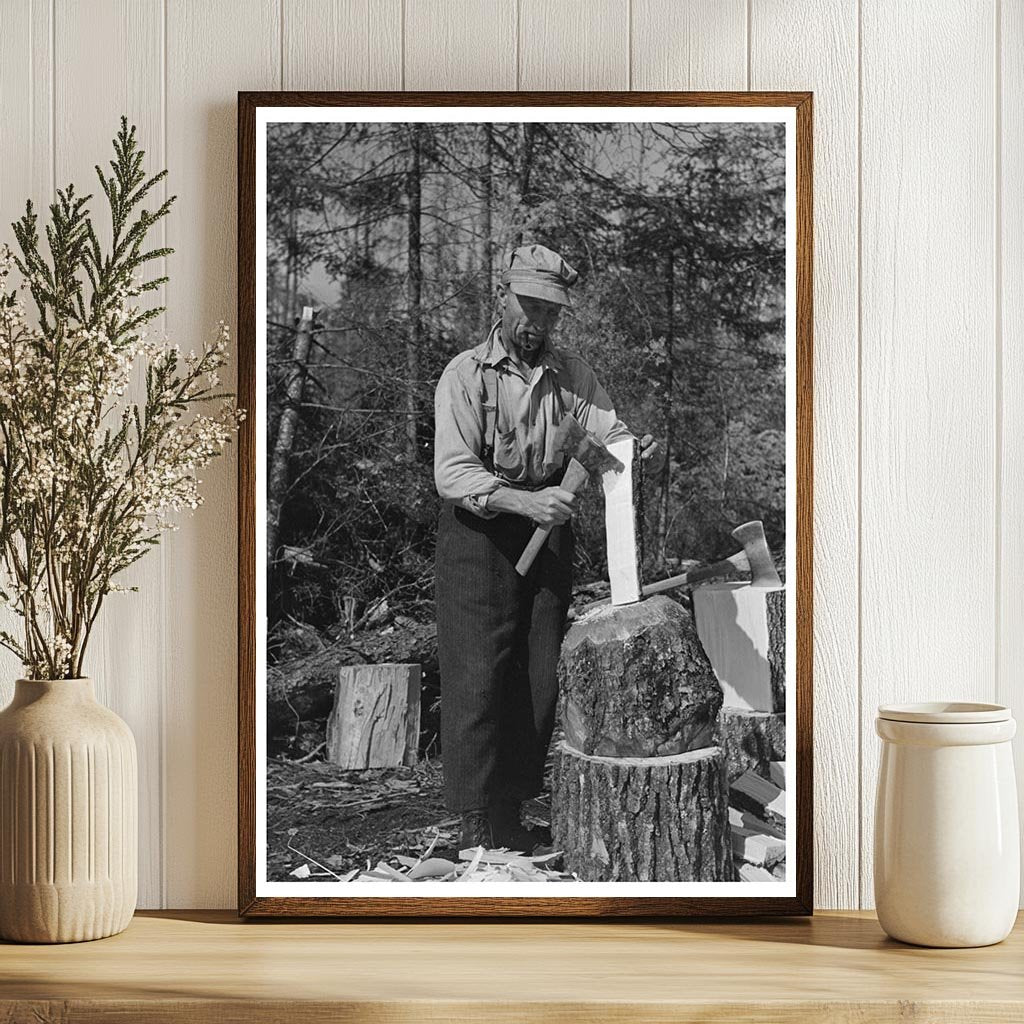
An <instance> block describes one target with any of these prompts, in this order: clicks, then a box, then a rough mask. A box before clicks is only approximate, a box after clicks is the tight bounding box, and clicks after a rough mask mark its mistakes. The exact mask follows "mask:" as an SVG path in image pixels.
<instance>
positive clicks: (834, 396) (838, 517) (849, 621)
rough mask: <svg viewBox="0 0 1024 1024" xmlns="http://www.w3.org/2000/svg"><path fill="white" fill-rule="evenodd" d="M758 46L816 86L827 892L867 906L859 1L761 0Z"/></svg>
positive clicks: (818, 884) (777, 75) (818, 738)
mask: <svg viewBox="0 0 1024 1024" xmlns="http://www.w3.org/2000/svg"><path fill="white" fill-rule="evenodd" d="M809 39H813V40H815V41H816V43H815V45H813V46H810V45H808V40H809ZM750 43H751V54H750V67H751V87H752V88H754V89H810V90H812V91H813V92H814V115H815V116H814V122H815V131H814V241H815V262H814V281H815V293H814V334H815V347H814V376H815V410H816V413H815V423H814V462H815V469H814V551H815V559H814V563H815V564H814V591H815V596H814V618H815V624H814V627H815V628H814V690H815V693H814V712H815V714H814V753H815V757H814V800H815V814H814V817H815V837H814V838H815V850H814V874H815V901H816V904H817V906H819V907H856V906H857V905H858V899H859V890H858V870H859V860H860V851H859V834H858V829H859V810H858V807H857V801H856V799H855V794H856V793H857V787H858V783H859V778H858V772H859V756H858V742H857V739H858V735H857V731H858V726H859V714H860V711H859V708H858V704H857V687H858V662H857V654H858V648H857V642H858V638H857V614H858V603H857V425H858V408H857V373H858V367H857V346H858V330H857V284H858V282H857V201H858V196H857V155H858V154H857V12H856V8H855V7H854V6H853V5H850V4H834V3H830V2H829V0H815V2H814V3H807V2H805V0H780V2H776V0H772V2H770V3H765V2H760V3H755V5H754V8H753V11H752V18H751V31H750Z"/></svg>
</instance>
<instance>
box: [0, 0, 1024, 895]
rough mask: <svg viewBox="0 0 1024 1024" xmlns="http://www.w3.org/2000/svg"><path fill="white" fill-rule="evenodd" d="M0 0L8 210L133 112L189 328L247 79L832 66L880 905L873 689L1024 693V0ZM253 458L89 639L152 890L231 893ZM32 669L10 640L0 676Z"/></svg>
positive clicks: (195, 331)
mask: <svg viewBox="0 0 1024 1024" xmlns="http://www.w3.org/2000/svg"><path fill="white" fill-rule="evenodd" d="M0 15H2V18H3V31H2V32H0V145H2V154H0V156H2V159H0V224H3V225H6V224H7V223H9V222H10V221H11V220H12V219H14V218H15V217H16V216H17V215H18V214H19V213H20V212H21V207H22V204H23V202H24V200H25V199H26V198H28V197H30V196H31V197H32V198H33V199H34V200H35V201H36V203H37V204H39V203H45V202H46V201H48V199H49V197H50V196H51V195H52V190H53V188H54V186H55V185H58V186H59V185H63V184H66V183H67V182H68V181H74V182H75V183H76V184H77V185H78V186H79V187H81V188H83V189H89V190H92V189H93V187H94V185H93V182H94V178H93V176H92V175H93V172H92V166H93V164H94V163H97V162H99V161H104V160H106V159H107V154H108V147H109V140H110V138H111V137H112V135H113V133H114V131H115V130H116V127H117V121H118V117H119V115H120V114H121V113H122V112H124V113H126V114H127V115H128V117H129V119H130V120H131V121H132V122H134V123H135V124H137V125H138V126H139V132H140V135H141V137H142V141H143V145H144V147H145V148H146V149H147V151H148V153H149V157H150V166H151V167H152V168H154V169H155V168H157V167H162V166H164V165H166V166H167V167H168V168H169V169H170V178H169V182H168V190H169V191H170V192H173V193H176V194H177V195H178V196H179V199H178V200H177V203H176V204H175V206H174V209H173V212H172V214H171V216H170V217H169V218H168V220H167V222H166V224H165V227H164V234H165V236H166V243H167V244H168V245H171V246H173V247H174V248H175V250H176V252H175V254H174V255H173V256H171V257H170V258H169V259H168V261H167V264H168V266H167V270H168V272H169V273H170V276H171V281H170V284H169V285H168V286H167V288H166V290H165V291H166V302H167V304H168V307H169V310H168V313H167V314H166V315H165V317H164V318H163V322H162V323H161V324H160V325H159V329H161V330H166V331H167V332H168V333H169V334H170V335H171V336H172V337H173V338H174V340H177V341H179V342H180V343H181V344H183V345H184V346H186V347H189V346H191V345H193V344H195V342H196V340H197V339H199V338H202V337H205V336H208V335H210V334H211V332H213V331H214V330H215V328H216V323H217V320H219V319H221V318H224V319H227V320H229V322H230V321H232V320H233V318H234V311H235V93H236V92H237V91H238V90H240V89H279V88H285V89H318V90H322V89H337V90H342V89H396V90H397V89H403V88H404V89H430V90H444V89H502V90H506V89H509V90H510V89H517V88H521V89H629V88H634V89H659V90H661V89H665V90H685V89H746V88H750V89H801V90H803V89H810V90H813V91H814V93H815V140H814V143H815V185H816V196H815V219H816V223H815V233H816V254H815V255H816V268H815V269H816V284H815V377H816V379H815V406H816V408H815V502H816V516H815V523H814V538H815V552H816V555H815V612H816V622H815V688H816V699H815V797H816V804H817V806H816V810H815V823H816V824H815V875H816V889H817V898H816V902H817V904H818V906H820V907H856V906H865V907H866V906H870V905H871V902H872V892H871V884H872V879H871V845H870V844H871V839H872V805H873V799H874V784H875V778H876V768H877V740H876V737H875V735H874V729H873V716H874V711H875V707H876V705H877V704H879V703H882V702H885V701H890V700H892V701H895V700H911V699H929V698H964V699H977V700H992V699H998V700H1001V701H1005V702H1008V703H1010V704H1011V705H1012V706H1013V705H1018V704H1020V705H1022V706H1024V679H1022V677H1021V672H1020V670H1019V668H1018V666H1020V665H1021V664H1024V596H1022V595H1024V588H1022V587H1021V585H1020V580H1021V578H1024V444H1022V437H1024V337H1022V328H1024V198H1022V196H1024V193H1022V191H1021V188H1020V182H1021V181H1024V2H1022V0H933V2H931V3H928V4H923V3H906V2H905V0H859V2H857V0H216V2H209V0H205V2H200V0H0ZM0 237H2V238H3V240H5V241H12V240H13V239H12V237H11V235H10V233H9V230H8V229H6V228H3V229H2V230H0ZM235 468H236V467H235V460H234V451H233V450H232V451H231V453H230V454H229V456H228V457H227V458H225V459H222V460H221V461H220V464H219V465H216V466H215V467H213V469H212V470H211V471H209V472H207V474H206V478H205V481H204V487H205V495H206V504H205V505H204V506H203V507H202V508H201V509H200V510H199V512H198V513H197V514H196V516H195V517H194V518H193V519H191V520H189V521H187V522H184V523H183V525H182V528H181V530H180V531H178V532H177V533H175V534H173V535H172V536H170V537H169V538H168V541H167V543H166V544H165V545H164V546H163V547H162V548H161V549H160V551H159V552H157V553H155V554H151V555H150V556H148V557H147V559H146V560H145V561H143V562H142V563H140V564H139V565H138V566H136V567H135V569H134V570H133V572H132V574H131V575H132V578H131V579H130V580H128V581H126V582H128V583H129V584H138V585H139V587H140V593H139V594H137V595H130V596H120V597H118V596H115V597H114V598H112V599H111V601H110V603H109V605H108V607H107V609H106V612H105V614H104V615H103V618H102V623H101V625H100V626H99V628H98V632H97V635H96V640H95V641H94V644H93V647H92V659H91V665H90V671H91V673H92V675H93V676H94V677H95V678H96V680H97V684H98V688H99V691H100V693H101V694H102V695H103V697H104V699H105V700H106V701H107V702H108V703H110V705H111V706H112V707H114V708H115V710H117V711H118V712H119V713H120V714H122V715H123V716H124V717H125V718H126V719H127V720H128V722H129V723H130V724H131V726H132V728H133V729H134V731H135V735H136V737H137V738H138V742H139V752H140V766H141V780H142V798H143V807H142V813H141V816H140V820H141V823H142V829H143V834H142V837H141V840H142V842H141V849H142V870H141V903H142V905H143V906H149V907H155V906H169V907H227V906H232V905H233V904H234V894H235V887H234V876H235V788H234V787H235V609H236V593H235V576H236V542H235ZM18 669H19V667H18V665H17V664H15V663H13V661H12V659H10V658H9V657H8V658H6V659H3V660H0V701H6V698H7V697H8V695H9V694H10V691H11V685H12V681H13V679H14V678H15V677H16V676H17V675H18ZM1018 710H1019V709H1018ZM1020 749H1021V745H1018V750H1020ZM1018 764H1019V765H1020V766H1021V772H1022V775H1024V754H1018Z"/></svg>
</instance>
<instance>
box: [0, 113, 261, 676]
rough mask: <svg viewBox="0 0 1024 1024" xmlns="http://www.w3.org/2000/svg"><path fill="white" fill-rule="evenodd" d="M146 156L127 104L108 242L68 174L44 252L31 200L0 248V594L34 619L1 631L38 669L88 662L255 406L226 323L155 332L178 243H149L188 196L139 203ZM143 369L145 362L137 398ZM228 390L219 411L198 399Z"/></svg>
mask: <svg viewBox="0 0 1024 1024" xmlns="http://www.w3.org/2000/svg"><path fill="white" fill-rule="evenodd" d="M144 156H145V153H144V151H142V150H140V149H139V148H138V143H137V140H136V130H135V127H134V125H133V126H132V127H130V128H129V126H128V122H127V119H126V118H124V117H122V119H121V128H120V131H119V132H118V134H117V136H116V138H115V139H114V159H113V160H111V161H110V166H111V172H112V173H111V174H110V175H106V174H104V172H103V171H102V170H101V169H100V167H99V166H97V167H96V173H97V175H98V177H99V181H100V185H101V187H102V189H103V193H104V195H105V196H106V200H107V204H108V206H109V211H110V220H111V228H112V234H111V240H110V242H109V244H106V245H104V244H101V242H100V239H99V237H98V235H97V232H96V230H95V228H94V225H93V221H92V219H91V217H90V213H89V209H88V207H87V205H86V204H87V203H88V202H89V200H90V199H91V198H92V197H91V196H88V195H87V196H78V195H76V193H75V190H74V186H71V185H69V186H68V187H67V188H66V189H64V190H58V191H57V199H56V202H54V203H53V204H51V205H50V223H49V224H47V225H46V226H45V236H46V242H45V244H46V250H47V252H45V253H44V251H43V248H42V246H41V243H40V238H39V233H38V229H37V216H36V214H35V212H34V211H33V207H32V203H31V202H29V203H27V204H26V210H25V214H24V216H23V217H22V218H21V219H20V220H19V221H17V222H16V223H15V224H14V225H13V227H14V232H15V237H16V239H17V243H18V247H19V249H20V255H19V254H16V253H14V252H13V251H12V250H11V249H10V248H9V247H6V246H4V247H2V248H0V564H2V568H3V570H4V573H3V575H4V578H3V580H2V582H0V602H2V603H4V604H6V605H7V606H8V607H9V608H10V609H12V610H13V612H14V613H15V614H16V615H17V616H18V617H20V619H21V626H22V628H21V629H20V630H19V631H18V632H20V633H21V635H20V636H14V635H13V634H12V633H10V632H8V631H6V630H3V631H0V644H2V645H3V646H4V647H6V648H8V649H9V650H11V651H13V652H14V653H15V654H16V655H17V656H18V657H19V658H20V659H21V661H22V663H23V665H24V666H25V671H26V674H27V676H28V677H29V678H32V679H73V678H78V677H80V676H81V675H82V667H83V661H84V658H85V653H86V648H87V645H88V642H89V636H90V633H91V631H92V628H93V626H94V624H95V622H96V617H97V615H98V613H99V611H100V607H101V605H102V604H103V600H104V598H105V597H106V595H107V594H109V593H111V592H114V591H118V590H125V589H131V590H136V589H138V588H136V587H131V588H124V587H121V586H119V585H118V584H117V583H116V582H114V580H115V577H116V576H117V574H118V573H119V572H121V571H122V570H123V569H125V568H126V567H127V566H129V565H131V564H132V563H134V562H135V561H137V560H138V559H139V558H141V557H142V556H143V555H144V554H145V553H146V552H147V551H148V550H149V549H150V547H151V546H153V545H154V544H156V543H158V542H159V537H160V533H161V532H162V531H164V530H168V529H176V525H175V524H174V523H173V522H172V520H171V516H172V514H173V513H175V512H178V511H181V510H191V509H195V508H196V507H197V506H198V505H199V504H200V502H201V500H202V499H201V498H200V496H199V492H198V485H199V484H200V483H201V480H200V479H199V477H198V475H197V474H198V472H199V470H201V469H202V467H204V466H206V465H207V464H209V463H210V462H211V461H212V460H213V459H214V458H215V457H216V456H217V455H219V454H220V453H221V452H222V451H223V450H224V446H225V445H226V444H227V443H228V442H229V440H230V437H231V435H232V434H233V433H234V431H235V430H236V429H237V427H238V424H239V422H241V419H242V418H243V416H244V411H242V410H239V409H237V408H236V405H235V401H234V396H233V394H232V393H230V392H223V391H219V390H218V386H219V383H220V382H219V377H218V370H219V369H220V368H221V367H223V366H224V364H225V363H226V362H227V345H228V329H227V326H226V325H225V324H223V323H221V324H220V329H219V332H218V334H217V337H216V338H215V340H214V341H212V342H210V343H207V344H204V345H203V346H202V347H201V349H200V350H199V351H198V352H195V351H193V352H189V353H188V354H182V353H181V352H180V351H179V349H178V346H177V345H172V344H169V343H168V342H167V341H166V340H159V341H158V340H152V339H150V338H148V336H147V332H146V325H147V324H149V323H150V321H152V320H153V319H154V318H156V317H157V316H159V315H160V314H161V313H162V312H164V307H162V306H148V307H147V306H146V304H145V300H143V299H141V298H140V297H141V296H143V295H144V294H145V293H147V292H153V291H155V290H156V289H158V288H159V287H160V286H161V285H162V284H164V283H165V282H166V281H167V278H166V277H157V278H154V279H151V280H148V281H145V280H144V274H143V272H144V269H145V267H146V264H148V263H150V262H151V261H153V260H157V259H161V258H163V257H165V256H167V255H168V254H170V253H171V252H172V251H173V250H172V249H169V248H154V249H149V250H147V249H146V248H145V243H146V236H147V235H148V233H149V231H150V230H151V229H152V228H153V226H154V225H155V224H157V223H158V221H160V220H161V219H162V218H163V217H165V216H166V215H167V212H168V211H169V210H170V208H171V204H172V203H173V202H174V199H175V197H174V196H172V197H170V198H168V199H166V200H165V201H163V202H162V203H160V205H159V206H158V207H157V208H156V209H155V210H152V211H151V210H147V209H145V208H142V207H140V203H142V201H143V200H144V199H145V198H146V196H147V195H149V194H150V192H151V190H152V189H153V187H154V186H155V185H156V184H157V183H158V182H160V181H162V180H163V179H164V178H165V177H166V175H167V171H166V170H164V171H161V172H159V173H158V174H155V175H152V176H150V177H147V175H146V173H145V171H144V170H143V158H144ZM15 269H16V270H17V271H19V272H20V275H21V277H22V279H23V280H22V281H21V283H20V284H18V285H17V286H15V285H14V283H13V281H12V280H11V274H12V271H14V270H15ZM26 290H27V291H28V293H29V294H30V295H31V298H32V300H33V301H34V305H35V312H36V317H35V318H34V319H35V323H34V324H30V322H29V317H28V313H27V311H26V303H25V300H24V298H23V295H22V293H23V292H24V291H26ZM137 367H138V368H139V372H141V368H143V367H144V369H145V400H144V401H141V400H140V401H138V402H136V401H133V400H132V397H131V394H132V392H133V390H135V389H133V387H132V382H133V378H134V377H135V374H136V372H137V371H136V368H137ZM139 391H140V392H141V388H139ZM140 399H141V393H140ZM216 402H219V403H220V404H219V406H217V408H216V410H215V411H213V412H212V413H203V412H199V411H198V410H197V409H196V406H197V405H200V404H205V403H216Z"/></svg>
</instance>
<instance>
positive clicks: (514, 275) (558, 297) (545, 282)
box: [501, 245, 579, 306]
mask: <svg viewBox="0 0 1024 1024" xmlns="http://www.w3.org/2000/svg"><path fill="white" fill-rule="evenodd" d="M577 277H579V274H577V273H576V271H575V270H574V269H573V268H572V267H570V266H569V264H568V263H566V262H565V260H564V259H562V257H561V256H559V255H558V253H557V252H552V250H551V249H549V248H548V247H547V246H544V245H520V246H517V247H516V248H515V249H510V250H509V251H508V252H507V253H505V259H504V262H503V263H502V270H501V283H502V284H507V285H508V286H509V288H511V289H512V291H514V292H515V293H516V295H529V296H531V297H532V298H535V299H547V301H548V302H557V303H558V304H559V305H561V306H571V305H572V301H571V300H570V298H569V286H570V285H572V284H573V283H574V282H575V281H576V278H577Z"/></svg>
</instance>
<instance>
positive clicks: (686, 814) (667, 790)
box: [551, 742, 736, 882]
mask: <svg viewBox="0 0 1024 1024" xmlns="http://www.w3.org/2000/svg"><path fill="white" fill-rule="evenodd" d="M551 814H552V821H551V825H552V831H553V834H554V842H555V849H556V850H562V851H563V852H564V854H565V868H566V870H567V871H571V872H573V873H574V874H576V875H578V876H579V878H580V879H581V880H583V881H590V882H726V881H735V879H736V873H735V870H736V869H735V866H734V862H733V855H732V846H731V843H732V837H731V832H730V828H729V818H728V807H727V803H726V792H725V787H724V785H723V774H722V752H721V751H720V750H719V749H718V748H717V747H707V748H704V749H702V750H691V751H687V752H685V753H681V754H674V755H671V756H666V757H600V756H588V755H587V754H584V753H583V752H582V751H579V750H575V749H573V748H572V747H571V746H569V745H568V744H566V743H565V742H563V743H561V744H560V745H559V748H558V751H557V757H556V761H555V779H554V787H553V793H552V805H551Z"/></svg>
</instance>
